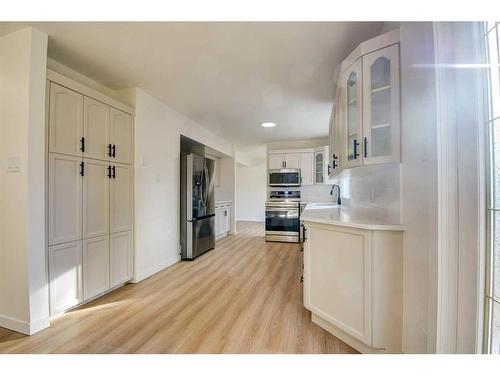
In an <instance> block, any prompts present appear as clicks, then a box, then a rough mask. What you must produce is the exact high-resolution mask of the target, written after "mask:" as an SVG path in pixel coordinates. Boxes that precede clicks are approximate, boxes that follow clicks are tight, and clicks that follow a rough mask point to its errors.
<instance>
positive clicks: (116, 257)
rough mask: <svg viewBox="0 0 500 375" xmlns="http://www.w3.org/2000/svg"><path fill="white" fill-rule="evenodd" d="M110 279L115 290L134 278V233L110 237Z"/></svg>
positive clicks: (113, 234) (111, 235)
mask: <svg viewBox="0 0 500 375" xmlns="http://www.w3.org/2000/svg"><path fill="white" fill-rule="evenodd" d="M109 250H110V252H109V266H110V268H109V269H110V271H109V279H110V287H111V288H114V287H115V286H118V285H120V284H123V283H125V282H127V281H129V280H130V279H131V278H132V231H126V232H121V233H112V234H110V236H109Z"/></svg>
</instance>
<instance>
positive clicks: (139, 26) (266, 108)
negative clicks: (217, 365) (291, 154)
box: [0, 22, 382, 144]
mask: <svg viewBox="0 0 500 375" xmlns="http://www.w3.org/2000/svg"><path fill="white" fill-rule="evenodd" d="M32 25H33V26H35V27H37V28H39V29H41V30H43V31H45V32H47V33H48V35H49V57H51V58H53V59H54V60H57V61H59V62H61V63H63V64H64V65H67V66H68V67H70V68H72V69H75V70H77V71H79V72H81V73H83V74H85V75H87V76H89V77H90V78H92V79H94V80H96V81H98V82H100V83H102V84H104V85H106V86H109V87H111V88H125V87H141V88H143V89H144V90H146V91H147V92H149V93H150V94H152V95H154V96H156V97H157V98H159V99H160V100H162V101H163V102H164V103H166V104H168V105H170V106H171V107H172V108H174V109H176V110H177V111H179V112H181V113H183V114H185V115H187V116H188V117H190V118H191V119H193V120H195V121H198V122H199V123H200V124H202V125H203V126H206V127H207V128H209V129H210V130H212V131H213V132H215V133H217V134H220V135H221V136H223V137H225V138H227V139H229V140H231V141H233V142H235V143H238V144H249V143H259V142H270V141H277V140H295V139H308V138H317V137H322V136H326V135H327V134H328V121H329V117H330V112H331V109H332V96H333V86H334V71H335V67H336V66H337V64H338V63H339V62H340V61H342V59H343V58H345V57H346V56H347V54H348V53H349V52H350V51H351V50H352V49H353V48H354V47H356V45H357V44H359V43H360V42H362V41H363V40H366V39H369V38H371V37H373V36H375V35H378V34H379V33H380V30H381V28H382V23H379V22H326V23H325V22H313V23H311V22H282V23H277V22H267V23H266V22H262V23H261V22H250V23H248V22H229V23H228V22H213V23H206V22H185V23H182V22H180V23H179V22H175V23H174V22H156V23H144V22H107V23H100V22H83V23H82V22H66V23H64V22H63V23H61V22H48V23H33V24H32ZM13 28H18V26H17V25H8V24H5V23H4V24H3V25H0V34H1V32H2V29H3V32H4V33H5V32H6V30H7V31H8V30H11V29H13ZM262 121H273V122H276V123H277V124H278V126H276V127H275V128H270V129H264V128H262V127H260V126H259V123H260V122H262Z"/></svg>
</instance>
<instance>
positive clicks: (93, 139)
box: [83, 97, 110, 160]
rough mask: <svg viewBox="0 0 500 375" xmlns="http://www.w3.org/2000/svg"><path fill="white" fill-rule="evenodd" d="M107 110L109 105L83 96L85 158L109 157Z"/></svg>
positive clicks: (106, 158) (105, 158) (104, 158)
mask: <svg viewBox="0 0 500 375" xmlns="http://www.w3.org/2000/svg"><path fill="white" fill-rule="evenodd" d="M109 110H110V107H109V106H108V105H106V104H103V103H101V102H98V101H97V100H94V99H91V98H88V97H85V98H84V101H83V137H84V140H85V151H84V152H83V156H85V157H86V158H93V159H100V160H108V159H109V148H108V145H109Z"/></svg>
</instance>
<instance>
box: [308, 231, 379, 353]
mask: <svg viewBox="0 0 500 375" xmlns="http://www.w3.org/2000/svg"><path fill="white" fill-rule="evenodd" d="M307 229H308V236H307V247H306V251H305V253H304V256H305V258H304V267H305V270H304V275H305V278H306V284H305V286H306V287H307V290H305V291H304V296H306V298H307V300H306V301H305V306H306V307H307V308H308V309H309V310H311V311H312V312H314V313H315V314H317V315H319V316H320V317H321V318H323V319H325V320H326V321H328V322H330V323H332V324H333V325H335V326H337V327H338V328H340V329H341V330H343V331H345V332H347V333H349V334H350V335H352V336H354V337H355V338H357V339H358V340H361V341H362V342H364V343H365V344H367V345H371V306H370V300H371V298H370V287H371V284H370V278H371V273H370V264H371V260H370V247H369V246H370V245H369V238H370V237H369V233H368V231H364V230H354V229H350V228H346V229H338V227H331V226H328V227H327V226H325V227H323V228H318V227H315V226H314V227H308V228H307Z"/></svg>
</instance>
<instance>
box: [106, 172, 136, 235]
mask: <svg viewBox="0 0 500 375" xmlns="http://www.w3.org/2000/svg"><path fill="white" fill-rule="evenodd" d="M111 176H112V177H111V180H110V186H109V192H110V194H109V195H110V209H109V217H110V232H111V233H117V232H124V231H127V230H131V229H132V207H133V200H132V183H133V180H132V167H131V166H130V165H126V164H116V163H114V164H112V165H111Z"/></svg>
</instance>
